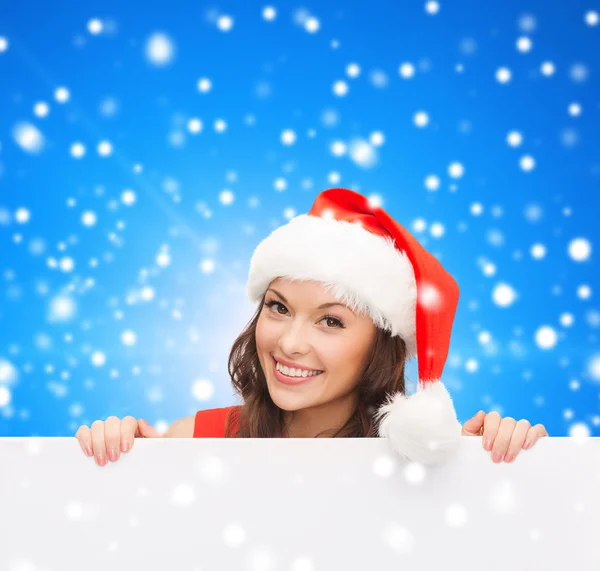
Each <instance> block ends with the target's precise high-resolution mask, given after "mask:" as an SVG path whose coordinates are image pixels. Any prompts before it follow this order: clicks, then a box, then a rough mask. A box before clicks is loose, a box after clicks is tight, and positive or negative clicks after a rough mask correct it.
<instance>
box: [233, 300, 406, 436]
mask: <svg viewBox="0 0 600 571" xmlns="http://www.w3.org/2000/svg"><path fill="white" fill-rule="evenodd" d="M264 301H265V298H264V296H263V299H262V301H261V303H260V305H259V307H258V309H257V310H256V313H255V314H254V316H253V317H252V318H251V320H250V321H249V322H248V324H247V325H246V327H245V328H244V330H243V331H242V333H241V334H240V335H239V336H238V338H237V339H236V340H235V342H234V343H233V346H232V348H231V352H230V354H229V363H228V371H229V375H230V376H231V381H232V384H233V387H234V389H235V392H236V393H238V394H239V395H241V396H242V398H243V401H244V404H243V405H242V406H241V407H239V408H234V409H233V410H232V412H231V414H230V416H229V418H228V421H227V426H226V429H225V437H226V438H282V437H283V436H284V434H283V430H284V428H283V411H282V410H281V409H280V408H279V407H278V406H277V405H276V404H275V403H274V402H273V400H272V399H271V397H270V395H269V390H268V387H267V381H266V379H265V374H264V371H263V369H262V366H261V364H260V361H259V359H258V352H257V349H256V336H255V334H256V324H257V322H258V318H259V316H260V313H261V311H262V309H263V305H264ZM405 362H406V344H405V343H404V341H403V340H402V339H401V338H400V337H398V336H396V337H392V336H391V335H390V333H389V332H387V331H384V330H383V329H380V328H377V332H376V336H375V340H374V342H373V345H372V346H371V351H370V354H369V357H368V359H367V365H366V367H365V370H364V371H363V374H362V379H361V381H360V382H359V384H358V391H359V398H358V406H357V408H356V409H355V411H354V413H353V414H352V416H351V417H350V418H349V419H348V421H347V422H346V424H345V425H344V426H343V427H342V428H341V429H339V430H338V431H337V432H335V433H334V434H333V435H332V437H333V438H335V437H337V436H342V437H346V438H360V437H370V438H372V437H376V436H377V427H376V425H375V420H374V418H373V415H374V413H375V412H376V411H377V409H378V408H379V407H380V406H381V405H382V404H384V402H386V401H387V397H388V396H389V395H391V394H395V393H397V392H402V393H405V386H404V365H405ZM326 432H331V430H330V431H325V432H322V433H321V434H325V433H326Z"/></svg>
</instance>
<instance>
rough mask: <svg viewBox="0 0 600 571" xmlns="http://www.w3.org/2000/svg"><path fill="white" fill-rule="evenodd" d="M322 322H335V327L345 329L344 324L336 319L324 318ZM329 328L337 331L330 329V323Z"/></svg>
mask: <svg viewBox="0 0 600 571" xmlns="http://www.w3.org/2000/svg"><path fill="white" fill-rule="evenodd" d="M321 321H326V322H330V321H333V323H334V324H335V327H339V328H340V329H343V328H344V326H343V325H342V322H341V321H340V320H339V319H336V318H335V317H324V318H323V319H322V320H321ZM327 327H328V328H329V329H335V327H330V326H329V323H328V325H327Z"/></svg>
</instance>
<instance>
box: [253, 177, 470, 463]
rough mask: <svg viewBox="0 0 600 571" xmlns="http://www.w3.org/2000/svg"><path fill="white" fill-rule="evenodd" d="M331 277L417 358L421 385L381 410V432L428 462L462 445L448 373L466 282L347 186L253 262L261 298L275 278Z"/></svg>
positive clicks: (326, 194) (273, 238)
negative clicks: (452, 336)
mask: <svg viewBox="0 0 600 571" xmlns="http://www.w3.org/2000/svg"><path fill="white" fill-rule="evenodd" d="M278 277H288V278H290V279H296V280H315V281H319V282H322V283H323V284H324V285H325V286H326V289H327V291H330V292H331V293H333V295H334V296H335V298H336V299H338V300H339V301H342V302H343V303H346V304H348V305H349V306H350V307H351V308H352V309H353V310H355V311H359V312H364V313H365V314H367V315H369V316H370V317H371V319H372V320H373V322H374V323H375V324H376V325H377V326H378V327H380V328H381V329H384V330H387V331H389V332H390V333H391V335H392V336H396V335H399V336H400V337H401V338H402V339H403V340H404V342H405V343H406V350H407V357H415V356H416V357H417V360H418V371H419V382H418V387H417V391H416V392H415V393H414V394H413V395H411V396H407V395H405V394H403V393H402V392H400V391H399V392H397V393H396V394H391V395H388V401H387V402H386V403H385V404H383V405H381V406H380V408H379V409H378V410H377V411H376V412H375V420H377V421H379V423H378V432H379V436H382V437H386V438H388V439H389V441H390V443H391V445H392V447H393V448H394V449H395V450H396V451H397V452H398V453H399V454H400V456H402V457H405V458H408V459H410V460H413V461H418V462H421V463H423V464H433V463H437V462H441V461H443V460H445V459H446V458H447V457H448V456H449V455H450V454H451V453H453V452H454V451H456V450H457V448H458V445H459V441H460V435H461V425H460V423H459V422H458V420H457V418H456V412H455V410H454V406H453V404H452V399H451V398H450V395H449V393H448V391H447V389H446V388H445V386H444V385H443V383H442V382H441V381H440V378H441V376H442V371H443V369H444V364H445V362H446V358H447V356H448V348H449V345H450V334H451V330H452V323H453V321H454V315H455V312H456V307H457V305H458V296H459V288H458V285H457V283H456V281H455V280H454V279H453V278H452V276H451V275H450V274H449V273H448V272H447V271H446V270H445V269H444V268H443V267H442V265H441V264H440V262H439V261H438V260H437V259H436V258H435V257H434V256H433V255H432V254H430V253H429V252H428V251H427V250H425V249H424V248H423V247H422V246H421V244H420V243H419V242H418V241H417V239H416V238H415V237H414V236H412V235H411V234H410V232H408V231H407V230H406V229H405V228H403V227H402V226H401V225H400V224H399V223H398V222H396V221H395V220H393V219H392V218H391V217H390V216H389V215H388V214H387V213H386V212H385V211H384V210H383V209H382V208H380V207H379V206H376V205H374V204H372V203H371V202H369V200H368V199H367V198H365V197H364V196H362V195H361V194H358V193H356V192H354V191H351V190H347V189H344V188H332V189H329V190H325V191H323V192H321V193H320V194H319V195H318V196H317V198H316V200H315V202H314V204H313V206H312V208H311V209H310V212H309V213H308V214H304V215H299V216H296V217H295V218H293V219H292V220H290V222H288V223H287V224H285V225H283V226H280V227H279V228H277V229H276V230H274V231H273V232H272V233H271V234H270V235H269V236H267V238H265V239H264V240H263V241H262V242H261V243H260V244H259V245H258V246H257V248H256V250H255V251H254V254H253V256H252V259H251V261H250V271H249V276H248V284H247V292H248V297H249V298H250V300H251V301H252V302H254V303H256V302H259V301H260V300H261V299H262V298H263V295H264V293H265V292H266V290H267V289H268V287H269V284H270V283H271V281H272V280H274V279H275V278H278Z"/></svg>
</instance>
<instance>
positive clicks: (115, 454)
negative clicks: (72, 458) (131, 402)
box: [75, 416, 161, 466]
mask: <svg viewBox="0 0 600 571" xmlns="http://www.w3.org/2000/svg"><path fill="white" fill-rule="evenodd" d="M75 438H77V440H79V444H80V445H81V448H82V450H83V452H84V454H85V455H86V456H94V457H95V459H96V464H98V466H104V465H105V464H106V458H107V456H108V459H109V460H110V461H111V462H116V461H117V460H118V459H119V457H120V452H128V451H129V450H131V448H132V447H133V443H134V439H135V438H161V435H160V434H159V432H158V431H157V430H156V429H155V428H153V427H152V426H150V425H149V424H148V423H147V422H146V421H145V420H141V419H140V420H136V419H135V418H133V416H126V417H124V418H123V420H121V419H120V418H117V417H116V416H109V417H108V418H107V419H106V421H105V422H103V421H102V420H95V421H94V422H93V423H92V428H91V429H90V428H88V427H87V426H86V425H85V424H84V425H82V426H80V427H79V428H78V430H77V432H76V433H75Z"/></svg>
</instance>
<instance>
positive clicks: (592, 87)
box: [0, 0, 600, 436]
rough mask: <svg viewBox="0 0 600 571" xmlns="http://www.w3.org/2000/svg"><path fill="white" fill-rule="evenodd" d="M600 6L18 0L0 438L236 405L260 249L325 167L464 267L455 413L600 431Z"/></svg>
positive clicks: (3, 251) (3, 116)
mask: <svg viewBox="0 0 600 571" xmlns="http://www.w3.org/2000/svg"><path fill="white" fill-rule="evenodd" d="M599 14H600V2H598V1H596V0H590V1H589V2H585V3H581V2H569V3H564V2H563V1H561V0H553V1H550V2H548V1H544V2H541V1H538V2H528V3H527V6H525V5H524V4H523V3H522V2H518V1H504V2H485V3H482V2H476V1H469V2H467V1H464V2H445V1H441V2H423V1H410V2H391V1H388V2H383V1H381V0H372V1H371V2H368V3H363V2H360V3H359V2H349V1H342V0H336V1H333V0H332V1H327V2H325V3H322V2H319V3H317V2H312V3H310V4H308V3H303V4H296V3H288V2H285V3H277V4H273V5H267V4H265V3H257V2H254V1H244V2H223V3H222V4H221V5H218V4H216V3H210V4H204V3H200V2H192V1H188V2H183V1H179V0H171V1H170V2H151V3H149V2H136V1H131V2H126V3H123V2H116V1H103V2H75V1H74V0H71V1H65V2H61V3H60V4H59V5H58V6H56V5H54V6H50V5H45V4H42V3H40V2H32V1H31V0H19V2H16V1H12V2H10V1H7V2H2V4H1V5H0V80H1V83H0V84H1V89H0V435H2V436H33V435H41V436H72V435H74V433H75V431H76V429H77V427H78V426H79V425H81V424H88V425H89V424H91V422H93V421H94V420H96V419H105V418H106V417H107V416H110V415H117V416H120V417H122V416H125V415H133V416H135V417H137V418H140V417H142V418H145V419H146V420H148V421H149V422H151V423H152V424H154V425H155V426H157V427H158V428H159V429H160V428H166V426H167V425H168V424H170V423H171V422H173V421H174V420H176V419H177V418H181V417H183V416H187V415H191V414H194V413H195V412H196V411H197V410H200V409H205V408H212V407H218V406H228V405H231V404H236V403H237V402H238V401H237V400H236V398H235V397H234V396H233V391H232V388H231V385H230V380H229V377H228V374H227V357H228V354H229V350H230V348H231V344H232V343H233V341H234V339H235V338H236V336H237V335H238V333H239V332H240V331H241V330H242V328H243V327H244V325H245V324H246V323H247V321H248V319H249V318H250V317H251V315H252V313H253V309H254V308H253V306H251V305H250V303H249V302H248V301H247V299H246V296H245V281H246V276H247V271H248V264H249V260H250V256H251V254H252V252H253V250H254V248H255V247H256V245H257V244H258V243H259V241H260V240H262V239H263V238H264V237H265V236H266V235H267V234H268V233H269V232H270V231H272V230H273V229H274V228H276V227H277V226H279V225H281V224H284V223H285V222H287V220H289V219H290V218H291V217H293V216H295V215H297V214H301V213H305V212H306V211H308V210H309V209H310V206H311V204H312V202H313V201H314V198H315V197H316V195H317V194H318V193H319V192H320V191H322V190H324V189H326V188H330V187H335V186H342V187H346V188H352V189H354V190H357V191H359V192H361V193H363V194H365V195H367V196H369V197H370V198H372V199H373V200H374V201H377V202H379V203H380V204H381V205H382V206H383V207H384V208H385V209H386V210H387V211H388V212H389V213H390V214H391V215H392V216H393V217H394V218H396V219H397V220H398V221H400V222H401V223H402V224H404V225H405V226H406V227H408V228H410V229H411V230H412V231H413V233H414V234H415V235H416V236H418V237H419V239H420V240H421V242H422V243H423V244H424V245H425V246H426V247H427V248H428V249H430V250H431V251H432V252H433V253H435V254H436V255H437V256H438V257H439V259H440V260H441V261H442V263H443V264H444V266H445V267H446V268H447V269H448V271H450V273H452V274H453V275H454V276H455V278H456V280H457V281H458V283H459V285H460V287H461V299H460V303H459V307H458V314H457V317H456V321H455V328H454V332H453V337H452V344H451V350H450V356H449V359H448V362H447V365H446V369H445V373H444V381H445V382H446V384H447V386H448V388H449V389H450V391H451V394H452V396H453V398H454V401H455V405H456V409H457V411H458V414H459V420H460V421H461V422H464V421H465V420H467V418H469V417H470V416H471V415H473V414H475V413H476V412H477V411H478V410H479V409H480V408H483V409H484V410H486V411H488V412H489V411H491V410H497V411H498V412H500V413H501V414H502V415H506V416H512V417H514V418H516V419H519V418H527V419H528V420H530V421H531V423H532V424H536V423H538V422H541V423H543V424H544V425H545V426H546V428H547V429H548V431H549V433H550V435H551V436H566V435H579V436H581V435H583V436H585V435H592V436H598V435H600V410H599V404H600V400H599V397H600V348H599V342H598V341H599V338H598V337H599V333H600V306H599V304H598V295H600V283H599V282H600V279H599V277H600V275H599V274H600V272H598V266H597V263H595V260H594V255H595V254H596V252H595V249H596V248H597V242H598V236H599V228H598V218H599V217H600V191H599V189H600V101H599V95H600V80H599V78H600V65H599V64H600V23H599V20H600V15H599ZM596 255H597V254H596ZM408 372H409V379H410V381H411V385H412V387H413V388H414V382H415V381H416V363H415V362H413V363H411V365H410V367H409V370H408ZM411 385H409V386H411Z"/></svg>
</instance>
